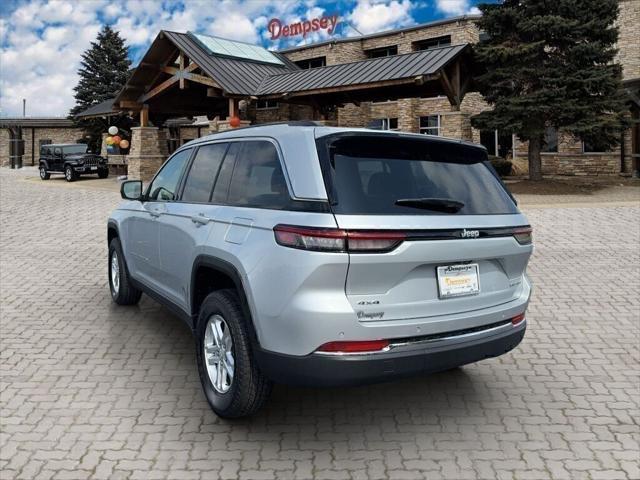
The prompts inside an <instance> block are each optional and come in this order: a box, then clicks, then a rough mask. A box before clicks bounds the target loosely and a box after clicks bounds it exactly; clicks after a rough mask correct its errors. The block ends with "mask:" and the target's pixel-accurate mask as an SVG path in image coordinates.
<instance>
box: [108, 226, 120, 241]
mask: <svg viewBox="0 0 640 480" xmlns="http://www.w3.org/2000/svg"><path fill="white" fill-rule="evenodd" d="M114 238H118V239H119V238H120V230H119V229H118V224H117V223H116V222H114V221H113V220H109V221H108V222H107V247H108V246H109V245H111V240H113V239H114Z"/></svg>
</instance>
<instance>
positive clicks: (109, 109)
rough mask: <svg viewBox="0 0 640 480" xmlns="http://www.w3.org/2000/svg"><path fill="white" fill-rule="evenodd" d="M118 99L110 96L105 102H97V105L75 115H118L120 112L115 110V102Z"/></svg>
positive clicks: (79, 116)
mask: <svg viewBox="0 0 640 480" xmlns="http://www.w3.org/2000/svg"><path fill="white" fill-rule="evenodd" d="M115 101H116V99H115V98H110V99H108V100H105V101H104V102H100V103H96V104H95V105H92V106H90V107H89V108H87V109H86V110H83V111H82V112H78V113H77V114H76V115H75V116H76V118H87V117H106V116H108V115H117V114H118V113H119V112H117V111H115V110H114V108H113V107H114V103H115Z"/></svg>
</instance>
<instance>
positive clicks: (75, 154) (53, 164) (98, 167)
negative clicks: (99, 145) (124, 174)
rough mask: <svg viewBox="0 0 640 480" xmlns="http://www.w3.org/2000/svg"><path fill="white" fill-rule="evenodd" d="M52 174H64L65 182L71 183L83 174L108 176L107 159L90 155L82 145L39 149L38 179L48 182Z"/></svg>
mask: <svg viewBox="0 0 640 480" xmlns="http://www.w3.org/2000/svg"><path fill="white" fill-rule="evenodd" d="M52 173H64V178H65V179H66V180H67V182H73V181H74V180H75V179H76V178H78V177H79V176H80V175H81V174H83V173H97V174H98V177H100V178H107V177H108V176H109V167H108V166H107V159H106V158H103V157H101V156H100V155H96V154H94V153H90V152H89V151H88V150H87V145H85V144H84V143H59V144H49V145H42V147H40V178H41V179H42V180H49V177H50V176H51V174H52Z"/></svg>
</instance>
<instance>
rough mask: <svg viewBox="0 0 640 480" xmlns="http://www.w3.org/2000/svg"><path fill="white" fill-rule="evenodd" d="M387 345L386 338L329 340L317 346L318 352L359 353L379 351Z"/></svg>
mask: <svg viewBox="0 0 640 480" xmlns="http://www.w3.org/2000/svg"><path fill="white" fill-rule="evenodd" d="M388 346H389V341H388V340H366V341H361V342H329V343H325V344H324V345H322V346H321V347H320V348H318V350H317V351H318V352H328V353H361V352H379V351H381V350H384V349H385V348H387V347H388Z"/></svg>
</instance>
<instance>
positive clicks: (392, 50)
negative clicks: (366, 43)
mask: <svg viewBox="0 0 640 480" xmlns="http://www.w3.org/2000/svg"><path fill="white" fill-rule="evenodd" d="M364 53H366V54H367V57H368V58H380V57H390V56H392V55H397V54H398V46H397V45H391V46H389V47H382V48H374V49H372V50H365V51H364Z"/></svg>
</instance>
